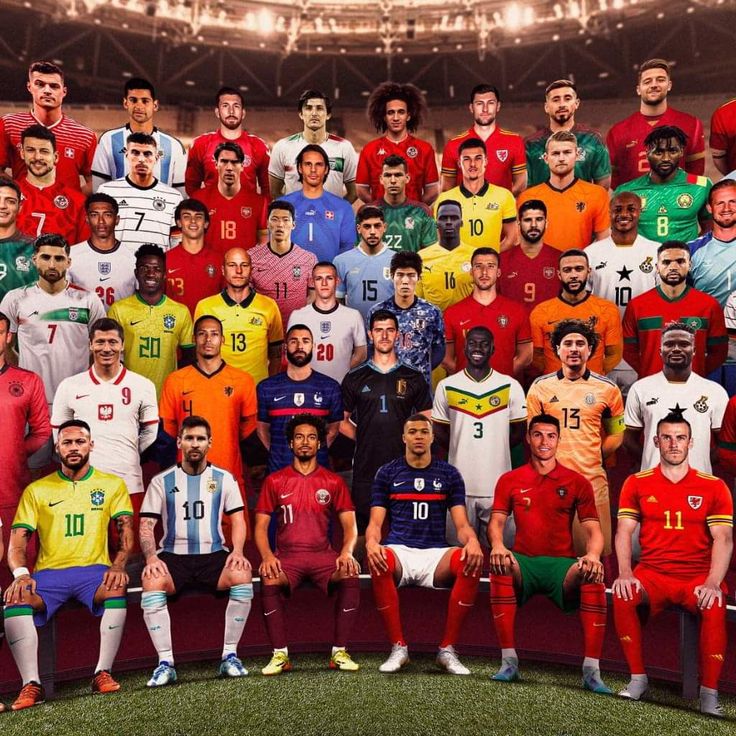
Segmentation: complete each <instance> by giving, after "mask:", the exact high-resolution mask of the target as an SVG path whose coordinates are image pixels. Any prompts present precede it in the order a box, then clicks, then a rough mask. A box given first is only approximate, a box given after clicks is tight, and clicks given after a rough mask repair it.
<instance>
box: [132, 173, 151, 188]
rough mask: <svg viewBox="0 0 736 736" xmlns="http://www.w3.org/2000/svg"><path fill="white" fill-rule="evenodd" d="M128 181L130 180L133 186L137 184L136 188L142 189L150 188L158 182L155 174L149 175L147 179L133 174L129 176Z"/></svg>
mask: <svg viewBox="0 0 736 736" xmlns="http://www.w3.org/2000/svg"><path fill="white" fill-rule="evenodd" d="M128 179H130V182H131V183H132V184H135V186H137V187H142V188H147V187H150V186H151V185H152V184H153V183H154V182H155V181H156V177H155V176H154V175H153V174H149V175H148V176H145V177H140V176H138V175H137V174H136V173H135V172H131V173H130V174H128Z"/></svg>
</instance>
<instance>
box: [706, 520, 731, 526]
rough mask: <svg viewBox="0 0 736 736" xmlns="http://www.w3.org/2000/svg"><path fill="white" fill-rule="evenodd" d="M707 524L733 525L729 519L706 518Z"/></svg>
mask: <svg viewBox="0 0 736 736" xmlns="http://www.w3.org/2000/svg"><path fill="white" fill-rule="evenodd" d="M708 526H733V521H732V520H731V519H720V520H718V519H713V520H711V519H708Z"/></svg>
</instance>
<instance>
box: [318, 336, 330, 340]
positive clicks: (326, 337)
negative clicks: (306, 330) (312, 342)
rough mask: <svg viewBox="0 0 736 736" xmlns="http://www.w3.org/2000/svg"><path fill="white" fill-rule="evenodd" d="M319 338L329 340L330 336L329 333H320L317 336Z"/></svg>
mask: <svg viewBox="0 0 736 736" xmlns="http://www.w3.org/2000/svg"><path fill="white" fill-rule="evenodd" d="M319 339H320V340H329V339H330V336H329V335H320V336H319Z"/></svg>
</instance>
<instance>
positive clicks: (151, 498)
mask: <svg viewBox="0 0 736 736" xmlns="http://www.w3.org/2000/svg"><path fill="white" fill-rule="evenodd" d="M163 490H164V484H163V480H162V478H161V476H160V475H156V476H154V477H153V478H152V479H151V482H150V483H149V484H148V488H147V489H146V495H145V496H144V497H143V503H142V504H141V513H140V515H141V516H142V517H146V516H148V517H155V518H157V519H158V518H160V517H161V516H162V515H163V512H164V493H163Z"/></svg>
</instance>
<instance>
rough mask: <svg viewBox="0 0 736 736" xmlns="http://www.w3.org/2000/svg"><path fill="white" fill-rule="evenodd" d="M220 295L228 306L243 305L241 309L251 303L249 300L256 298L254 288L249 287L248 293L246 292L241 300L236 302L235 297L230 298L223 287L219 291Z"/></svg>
mask: <svg viewBox="0 0 736 736" xmlns="http://www.w3.org/2000/svg"><path fill="white" fill-rule="evenodd" d="M220 296H221V297H222V300H223V301H224V302H225V304H227V306H228V307H243V309H247V308H248V307H249V306H250V305H251V302H252V301H253V300H254V299H255V298H256V292H255V289H253V287H251V289H250V294H248V296H247V297H245V299H243V301H242V302H236V301H235V299H233V298H231V296H230V295H229V294H228V293H227V289H223V290H222V291H221V292H220Z"/></svg>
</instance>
